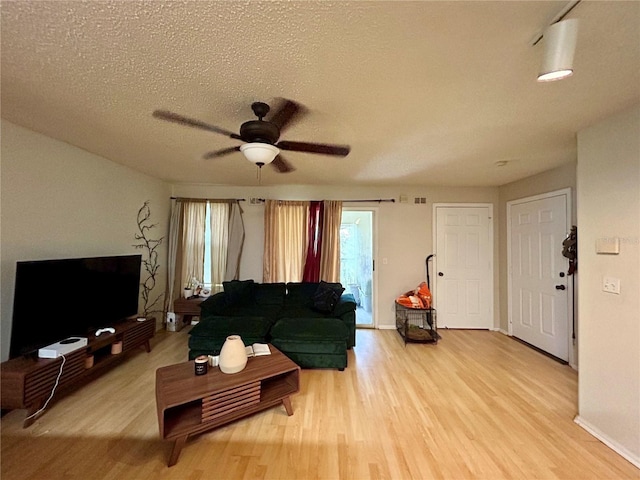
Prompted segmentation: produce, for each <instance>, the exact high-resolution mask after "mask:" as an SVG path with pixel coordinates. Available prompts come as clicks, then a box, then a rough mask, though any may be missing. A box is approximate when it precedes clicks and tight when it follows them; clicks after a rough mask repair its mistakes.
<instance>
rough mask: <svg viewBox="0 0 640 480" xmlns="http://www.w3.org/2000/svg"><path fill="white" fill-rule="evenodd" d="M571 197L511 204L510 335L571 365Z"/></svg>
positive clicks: (564, 195) (559, 194)
mask: <svg viewBox="0 0 640 480" xmlns="http://www.w3.org/2000/svg"><path fill="white" fill-rule="evenodd" d="M569 193H570V192H569V191H566V190H563V191H561V192H554V193H552V194H549V196H538V197H531V198H528V199H526V198H525V199H521V200H517V201H514V202H509V203H508V204H507V210H508V215H507V217H508V222H509V223H508V232H507V235H508V245H509V253H508V261H509V264H508V268H509V322H510V323H509V327H510V334H512V335H513V336H514V337H517V338H519V339H521V340H524V341H525V342H527V343H529V344H531V345H533V346H535V347H538V348H540V349H542V350H544V351H545V352H548V353H550V354H552V355H554V356H555V357H558V358H560V359H562V360H565V361H567V360H568V359H569V327H568V325H569V321H568V318H569V299H570V298H571V297H570V290H569V289H570V285H569V282H568V277H567V270H568V260H567V259H566V258H565V257H563V256H562V242H563V240H564V239H565V238H566V236H567V234H568V232H569V222H568V217H569V216H570V215H569V213H568V205H569V198H568V196H569Z"/></svg>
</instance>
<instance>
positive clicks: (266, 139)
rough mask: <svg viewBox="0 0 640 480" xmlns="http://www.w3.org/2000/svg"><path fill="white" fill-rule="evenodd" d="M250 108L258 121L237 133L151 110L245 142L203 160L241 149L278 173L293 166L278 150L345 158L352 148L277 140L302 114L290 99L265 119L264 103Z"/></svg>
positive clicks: (248, 123)
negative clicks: (269, 165)
mask: <svg viewBox="0 0 640 480" xmlns="http://www.w3.org/2000/svg"><path fill="white" fill-rule="evenodd" d="M251 109H252V110H253V113H254V114H255V115H256V117H258V120H249V121H248V122H244V123H243V124H242V125H241V126H240V134H236V133H233V132H230V131H228V130H225V129H224V128H220V127H216V126H214V125H209V124H208V123H204V122H201V121H200V120H195V119H192V118H188V117H185V116H183V115H180V114H177V113H173V112H169V111H167V110H156V111H154V112H153V116H154V117H156V118H159V119H161V120H167V121H169V122H174V123H179V124H181V125H187V126H189V127H194V128H200V129H202V130H208V131H210V132H214V133H219V134H221V135H225V136H227V137H230V138H233V139H235V140H241V141H243V142H245V143H244V144H242V145H238V146H236V147H229V148H223V149H222V150H216V151H213V152H208V153H205V154H204V156H203V157H204V158H205V159H211V158H217V157H222V156H224V155H228V154H230V153H233V152H238V151H240V152H242V153H243V154H244V156H245V157H246V158H247V160H249V161H250V162H252V163H254V164H256V165H257V166H258V167H260V168H262V167H263V166H264V165H267V164H271V165H273V166H274V167H275V169H276V170H277V171H278V172H280V173H288V172H292V171H293V170H295V169H294V168H293V166H292V165H291V164H290V163H289V162H288V161H287V160H285V159H284V158H283V157H282V155H280V151H281V150H287V151H292V152H305V153H317V154H320V155H333V156H338V157H345V156H347V155H348V154H349V152H350V151H351V147H349V146H348V145H330V144H325V143H308V142H290V141H287V140H282V141H278V140H279V138H280V134H281V133H282V132H283V131H284V130H285V129H286V128H287V127H288V126H290V125H291V124H292V123H293V121H294V120H296V119H297V118H299V117H300V115H301V114H302V113H304V111H303V110H304V109H303V107H302V106H301V105H299V104H297V103H295V102H293V101H291V100H283V101H282V103H281V105H280V106H279V108H278V109H277V110H276V111H275V112H274V113H273V114H272V115H271V116H270V117H269V120H265V119H264V118H265V117H266V116H267V114H268V113H269V111H270V110H271V107H269V105H267V104H266V103H263V102H254V103H252V104H251Z"/></svg>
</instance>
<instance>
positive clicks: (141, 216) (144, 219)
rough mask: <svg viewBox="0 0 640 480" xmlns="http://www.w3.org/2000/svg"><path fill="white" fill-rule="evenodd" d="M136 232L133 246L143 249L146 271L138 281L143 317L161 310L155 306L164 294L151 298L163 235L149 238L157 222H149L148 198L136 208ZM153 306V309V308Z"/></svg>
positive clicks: (143, 262) (143, 264)
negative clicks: (138, 208)
mask: <svg viewBox="0 0 640 480" xmlns="http://www.w3.org/2000/svg"><path fill="white" fill-rule="evenodd" d="M137 223H138V232H137V233H136V234H135V235H134V238H135V239H136V241H137V242H138V243H136V244H134V245H133V246H134V247H135V248H137V249H139V250H142V251H143V254H142V266H143V267H144V271H145V272H146V277H145V278H144V279H143V280H142V282H141V283H140V286H141V287H142V301H143V305H142V312H143V315H144V316H145V317H147V316H149V314H151V313H154V312H161V310H160V309H158V308H157V305H158V304H159V302H160V299H161V298H162V297H163V296H164V295H163V294H162V293H161V294H159V295H158V296H157V297H156V298H155V299H154V300H153V301H152V300H151V292H152V291H153V289H154V288H155V286H156V276H157V274H158V269H159V268H160V263H159V262H158V247H159V246H160V245H161V244H162V240H163V239H164V237H160V238H150V237H149V235H150V232H151V230H153V229H154V228H155V227H156V226H157V224H156V223H151V208H150V207H149V200H147V201H145V202H144V204H143V205H142V207H140V210H138V216H137ZM154 308H155V310H154Z"/></svg>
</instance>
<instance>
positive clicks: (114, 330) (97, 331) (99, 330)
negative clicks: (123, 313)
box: [96, 327, 116, 337]
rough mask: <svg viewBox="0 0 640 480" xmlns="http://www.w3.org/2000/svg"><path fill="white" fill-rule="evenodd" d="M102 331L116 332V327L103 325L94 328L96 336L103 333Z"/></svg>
mask: <svg viewBox="0 0 640 480" xmlns="http://www.w3.org/2000/svg"><path fill="white" fill-rule="evenodd" d="M104 332H108V333H116V329H115V328H113V327H105V328H99V329H98V330H96V337H99V336H100V334H102V333H104Z"/></svg>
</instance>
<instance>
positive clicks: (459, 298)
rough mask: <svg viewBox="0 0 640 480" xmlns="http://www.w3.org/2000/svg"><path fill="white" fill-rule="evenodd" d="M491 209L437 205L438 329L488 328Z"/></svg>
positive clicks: (436, 270) (490, 272)
mask: <svg viewBox="0 0 640 480" xmlns="http://www.w3.org/2000/svg"><path fill="white" fill-rule="evenodd" d="M491 217H492V206H491V205H484V204H483V205H478V206H475V205H471V206H470V205H465V206H445V205H435V219H436V251H435V259H434V272H435V275H434V277H435V292H434V294H435V307H436V310H437V315H438V326H439V327H447V328H486V329H489V328H492V326H493V235H492V229H491V228H492V219H491Z"/></svg>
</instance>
